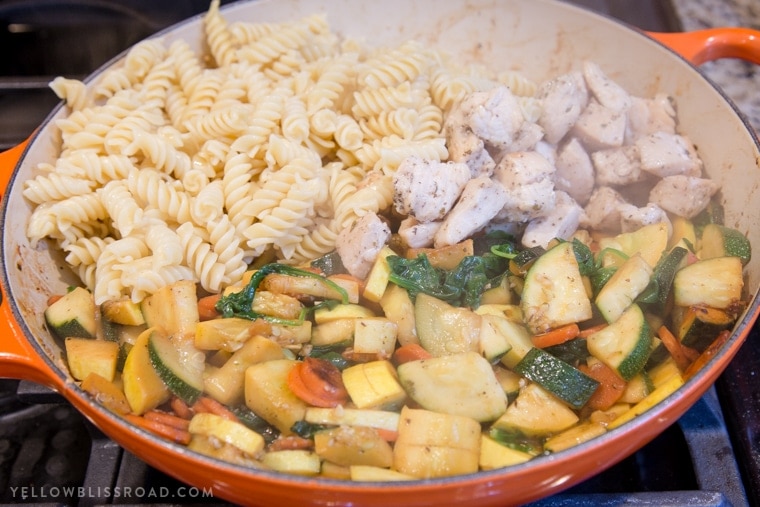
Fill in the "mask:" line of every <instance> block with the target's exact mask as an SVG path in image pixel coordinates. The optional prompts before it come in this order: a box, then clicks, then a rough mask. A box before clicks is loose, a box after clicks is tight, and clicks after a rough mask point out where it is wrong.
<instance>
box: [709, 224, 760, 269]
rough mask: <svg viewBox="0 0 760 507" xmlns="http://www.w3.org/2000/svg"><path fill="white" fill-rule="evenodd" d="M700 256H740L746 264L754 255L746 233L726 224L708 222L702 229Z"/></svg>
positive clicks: (744, 264)
mask: <svg viewBox="0 0 760 507" xmlns="http://www.w3.org/2000/svg"><path fill="white" fill-rule="evenodd" d="M700 246H701V248H700V252H699V254H700V258H702V259H712V258H714V257H739V259H741V261H742V265H743V266H746V265H747V263H748V262H749V260H750V257H752V247H751V246H750V243H749V240H748V239H747V237H746V236H744V234H742V233H741V232H739V231H737V230H736V229H732V228H730V227H726V226H725V225H718V224H708V225H706V226H705V228H704V230H703V231H702V238H701V240H700Z"/></svg>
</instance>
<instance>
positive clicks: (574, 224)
mask: <svg viewBox="0 0 760 507" xmlns="http://www.w3.org/2000/svg"><path fill="white" fill-rule="evenodd" d="M581 216H583V208H581V207H580V205H579V204H578V203H577V202H575V199H573V198H572V197H570V196H569V195H568V194H566V193H565V192H562V191H558V192H557V199H556V205H555V206H554V209H553V210H552V211H550V212H549V213H548V214H547V215H545V216H542V217H539V218H534V219H533V220H531V221H530V222H528V225H527V227H525V232H524V233H523V236H522V244H523V246H525V247H528V248H530V247H534V246H542V247H546V246H547V245H548V244H549V242H550V241H552V240H553V239H554V238H561V239H569V238H570V237H571V236H572V235H573V234H574V233H575V231H576V230H578V225H579V224H580V220H581Z"/></svg>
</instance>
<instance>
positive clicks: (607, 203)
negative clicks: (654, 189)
mask: <svg viewBox="0 0 760 507" xmlns="http://www.w3.org/2000/svg"><path fill="white" fill-rule="evenodd" d="M624 204H628V202H627V201H626V200H625V199H624V198H623V196H622V195H620V193H619V192H618V191H617V190H615V189H613V188H611V187H598V188H596V189H595V190H594V191H593V192H592V193H591V197H590V198H589V200H588V203H587V204H586V207H585V208H584V211H585V213H584V216H583V218H582V219H581V225H582V226H583V227H586V228H589V229H593V230H596V231H605V232H620V207H621V206H622V205H624Z"/></svg>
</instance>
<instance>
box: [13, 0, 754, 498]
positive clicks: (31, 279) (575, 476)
mask: <svg viewBox="0 0 760 507" xmlns="http://www.w3.org/2000/svg"><path fill="white" fill-rule="evenodd" d="M322 12H325V13H327V16H328V20H329V22H330V25H331V27H332V28H333V29H334V31H335V32H337V33H338V34H340V35H349V36H354V37H357V38H359V39H361V40H364V41H366V42H367V43H368V44H372V45H386V44H397V43H400V42H402V41H404V40H408V39H412V38H414V39H418V40H420V41H421V42H424V43H426V44H431V45H435V46H438V47H441V48H442V49H444V50H446V51H448V52H449V53H451V54H452V55H453V56H455V57H456V58H460V59H462V60H463V61H466V62H471V61H477V62H480V63H484V64H487V65H489V66H491V67H493V68H497V69H498V68H504V69H506V68H509V69H515V70H519V71H521V72H524V73H525V74H526V75H527V76H528V77H530V78H532V79H534V80H536V81H540V80H543V79H546V78H548V77H552V76H556V75H558V74H560V73H563V72H566V71H568V70H570V69H573V68H574V67H576V66H577V65H578V63H579V62H580V61H582V60H584V59H588V60H591V61H594V62H596V63H598V64H599V65H600V66H601V67H602V68H603V69H605V72H607V73H608V75H609V76H610V77H612V78H613V79H614V80H616V81H617V82H619V83H620V84H621V85H622V86H623V87H625V88H626V89H627V90H628V91H629V92H631V93H633V94H636V95H639V96H653V95H654V94H655V93H656V92H665V93H668V94H670V95H672V96H673V97H674V98H675V101H676V103H677V110H678V116H679V121H680V129H681V130H682V132H683V133H685V134H686V135H688V136H689V137H690V138H691V139H692V140H693V141H694V143H695V144H696V146H697V147H698V150H699V154H700V156H701V158H702V159H703V160H704V163H705V167H706V172H707V173H708V175H709V177H710V178H712V179H713V180H715V181H717V182H718V183H719V184H720V185H721V187H722V200H723V204H724V206H725V218H726V225H729V226H731V227H734V228H736V229H738V230H740V231H742V232H743V233H744V234H746V236H747V237H748V238H749V240H750V242H751V244H752V247H753V248H754V249H755V251H757V252H760V199H757V196H756V193H757V191H758V187H760V168H759V167H758V160H760V151H759V148H758V141H757V138H756V137H755V134H754V133H753V131H752V130H751V128H750V127H749V125H748V123H747V122H746V121H745V120H744V119H743V118H742V116H741V115H740V113H739V112H738V111H737V110H736V109H735V107H734V106H733V105H732V104H731V103H730V101H729V100H728V99H727V98H726V97H725V96H724V95H723V94H722V93H721V91H720V90H718V89H716V88H715V87H714V86H713V85H712V84H711V83H710V82H709V81H708V80H707V79H706V78H705V77H704V76H703V75H702V74H701V73H700V72H699V70H698V69H697V68H696V67H695V65H698V64H701V63H703V62H705V61H708V60H712V59H715V58H725V57H737V58H743V59H747V60H750V61H753V62H755V63H760V33H758V32H754V31H751V30H745V29H740V28H727V29H716V30H707V31H702V32H695V33H678V34H653V33H645V32H642V31H640V30H637V29H636V28H633V27H629V26H626V25H624V24H622V23H620V22H618V21H615V20H612V19H610V18H607V17H604V16H601V15H597V14H594V13H591V12H588V11H585V10H583V9H580V8H577V7H575V6H572V5H569V4H565V3H562V2H558V1H554V0H468V1H457V0H452V1H447V2H438V1H435V0H419V1H414V2H409V1H407V0H385V1H383V2H375V1H370V0H363V1H355V0H260V1H249V2H240V3H235V4H231V5H229V6H227V7H226V8H224V9H223V10H222V13H223V15H224V16H225V17H227V19H230V20H240V21H251V22H254V21H255V22H258V21H288V20H296V19H298V18H300V17H302V16H305V15H309V14H314V13H322ZM156 36H160V37H164V38H165V39H166V40H167V42H171V41H172V40H174V39H177V38H182V39H185V40H186V41H188V43H189V44H190V45H191V46H192V47H193V48H194V49H196V50H198V51H199V50H200V49H201V44H202V43H201V40H202V19H201V17H196V18H193V19H190V20H188V21H186V22H183V23H181V24H178V25H176V26H174V27H172V28H171V29H168V30H166V31H164V32H162V33H160V34H157V35H156ZM671 48H672V49H671ZM121 61H122V60H121V58H117V59H116V60H114V61H113V62H111V63H110V64H109V65H108V66H106V67H104V69H101V70H100V71H99V73H102V72H103V71H104V70H105V69H106V68H110V67H111V66H115V65H119V64H120V62H121ZM99 73H96V74H95V75H94V76H93V77H92V78H91V79H90V82H91V81H92V80H93V79H95V78H96V77H97V75H98V74H99ZM62 114H63V108H62V107H59V108H58V109H57V110H56V111H54V112H53V113H51V116H50V117H49V118H48V119H47V120H46V122H45V123H44V124H43V125H42V126H41V127H40V128H39V129H38V131H37V132H36V133H35V134H34V135H33V137H32V138H31V139H30V140H29V141H28V143H25V144H24V145H21V146H18V147H17V148H15V149H12V150H10V151H8V152H6V153H4V154H2V157H1V158H0V164H1V167H2V171H0V184H1V185H2V189H3V192H2V223H3V230H2V304H1V305H0V312H2V317H1V318H0V376H2V377H9V378H16V379H27V380H31V381H34V382H37V383H40V384H44V385H47V386H50V387H52V388H53V389H55V390H56V391H58V392H60V393H61V394H62V395H63V396H64V397H65V398H66V399H67V400H68V401H69V402H71V404H72V405H73V406H75V407H76V408H77V409H78V410H79V411H80V412H81V413H82V414H84V415H85V416H86V417H88V418H89V419H90V420H91V421H92V422H93V423H94V424H95V425H96V426H97V427H98V428H100V429H101V430H102V431H103V432H104V433H105V434H107V435H108V436H110V437H111V438H113V439H114V440H115V441H116V442H118V443H119V444H120V445H122V446H123V447H124V448H125V449H128V450H129V451H131V452H132V453H134V454H135V455H137V456H139V457H140V458H142V459H143V460H145V461H146V462H147V463H149V464H150V465H152V466H154V467H156V468H158V469H160V470H162V471H164V472H166V473H168V474H169V475H172V476H174V477H176V478H178V479H180V480H181V481H184V482H186V483H187V484H190V485H193V486H197V487H199V488H205V489H208V488H211V489H212V490H213V492H214V495H215V496H217V497H219V498H223V499H226V500H229V501H231V502H235V503H238V504H251V505H268V506H273V505H281V506H291V505H302V506H307V505H315V506H316V505H321V506H327V505H330V506H336V505H352V506H383V507H385V506H387V505H397V506H401V505H406V506H412V505H448V506H454V505H473V504H477V505H479V506H482V507H485V506H490V505H493V506H497V505H498V506H505V505H515V504H522V503H526V502H529V501H532V500H535V499H539V498H541V497H546V496H548V495H551V494H553V493H557V492H559V491H561V490H563V489H565V488H568V487H570V486H572V485H574V484H576V483H578V482H580V481H582V480H584V479H586V478H589V477H590V476H592V475H594V474H596V473H599V472H601V471H602V470H604V469H605V468H607V467H609V466H611V465H613V464H615V463H616V462H618V461H620V460H621V459H623V458H624V457H626V456H628V455H630V454H632V453H634V452H635V451H636V450H638V449H639V448H640V447H642V446H643V445H645V444H646V443H648V442H649V441H650V440H651V439H653V438H654V437H655V436H656V435H658V434H659V433H661V432H662V431H663V430H665V429H666V428H667V427H668V426H669V425H671V424H673V423H674V422H675V421H676V420H677V419H678V418H679V417H680V416H681V415H682V414H683V413H684V412H686V410H687V409H688V408H689V407H690V406H691V405H692V404H693V403H695V402H696V401H697V400H698V399H699V398H700V397H701V396H702V395H703V394H704V393H705V391H706V390H707V389H708V388H709V387H710V386H711V385H712V384H713V382H714V381H715V380H716V379H717V377H718V376H719V375H720V373H721V372H722V371H723V369H724V368H725V367H726V365H727V364H728V363H729V362H730V361H731V359H732V357H733V356H734V355H735V354H736V353H737V352H738V351H739V349H740V348H741V346H742V344H743V342H744V341H745V338H746V336H747V333H748V331H749V329H750V328H751V327H752V325H753V323H754V321H755V318H756V316H757V312H758V304H759V303H758V299H757V289H758V286H760V255H756V256H755V257H754V258H753V259H752V260H751V262H750V263H749V264H748V265H747V266H746V273H745V274H746V283H745V290H746V298H747V301H748V306H747V309H746V312H745V313H744V314H743V315H742V316H741V318H740V321H739V322H738V324H737V325H736V327H735V329H734V330H733V334H732V336H731V338H730V339H729V340H728V341H727V342H726V343H725V344H724V346H723V347H722V349H721V350H720V352H719V353H718V354H717V355H716V356H714V357H713V358H712V359H711V360H710V361H709V362H708V363H707V364H706V365H705V366H704V367H703V368H702V369H701V370H700V371H699V372H698V373H697V374H696V375H695V376H693V377H692V378H690V379H689V380H688V381H687V382H686V383H685V384H684V385H683V386H682V387H681V388H680V389H678V391H676V392H675V393H674V394H673V395H671V396H670V397H668V398H667V399H666V400H665V401H663V402H662V403H660V404H658V405H657V406H655V407H654V408H652V409H651V410H649V411H648V412H646V413H644V414H642V415H640V416H638V417H636V418H635V419H633V420H631V421H630V422H628V423H625V424H623V425H622V426H620V427H618V428H616V429H614V430H611V431H609V432H608V433H606V434H605V435H603V436H601V437H598V438H595V439H593V440H592V441H589V442H586V443H583V444H581V445H578V446H576V447H573V448H571V449H568V450H565V451H561V452H557V453H555V454H552V455H548V456H542V457H539V458H537V459H534V460H533V461H530V462H528V463H525V464H521V465H516V466H512V467H508V468H504V469H499V470H493V471H488V472H481V473H477V474H472V475H464V476H456V477H451V478H445V479H430V480H418V481H411V482H403V483H354V482H346V481H337V480H323V479H320V480H317V479H313V478H306V477H296V476H290V475H283V474H278V473H273V472H269V471H262V470H252V469H246V468H243V467H240V466H236V465H230V464H227V463H224V462H221V461H218V460H215V459H211V458H208V457H204V456H202V455H199V454H196V453H193V452H190V451H188V450H187V449H186V448H184V447H182V446H179V445H174V444H171V443H168V442H167V441H164V440H162V439H159V438H156V437H155V436H153V435H151V434H149V433H147V432H145V431H143V430H140V429H138V428H135V427H133V426H131V425H130V424H128V423H126V422H125V421H124V420H123V419H121V418H119V417H118V416H115V415H114V414H112V413H111V412H109V411H108V410H106V409H104V408H103V407H102V406H100V405H99V404H98V403H96V402H94V401H92V400H91V399H90V398H89V397H88V396H87V395H85V394H84V393H83V392H82V391H81V389H80V388H79V387H78V386H77V384H76V383H75V382H74V381H73V379H72V378H71V377H70V375H69V374H68V372H67V368H66V366H65V363H64V361H63V358H62V357H63V352H62V348H61V344H60V343H58V342H56V341H55V340H54V339H52V338H51V336H50V334H49V333H48V332H47V331H46V329H45V326H44V318H43V311H44V309H45V307H46V300H47V297H48V296H49V295H50V294H56V293H63V292H64V291H65V289H66V287H67V286H68V285H70V284H75V283H76V279H75V278H74V276H73V274H72V273H71V272H69V271H68V269H67V268H65V267H64V266H65V264H64V262H63V260H62V257H61V255H60V254H59V253H58V252H56V251H54V250H53V249H48V248H45V247H44V245H43V246H41V247H38V248H36V249H35V248H32V247H31V246H30V244H29V241H28V240H27V238H26V234H25V227H26V222H27V220H28V218H29V215H30V212H31V207H30V205H29V203H28V202H25V200H24V198H23V196H22V193H21V192H22V189H23V182H24V181H25V180H27V179H29V178H30V177H31V175H32V174H33V171H34V168H35V166H36V165H37V164H38V163H39V162H43V161H52V160H53V159H54V158H55V156H56V146H57V144H56V143H57V141H56V134H55V129H54V127H53V124H52V123H53V120H54V119H55V118H57V117H59V116H61V115H62Z"/></svg>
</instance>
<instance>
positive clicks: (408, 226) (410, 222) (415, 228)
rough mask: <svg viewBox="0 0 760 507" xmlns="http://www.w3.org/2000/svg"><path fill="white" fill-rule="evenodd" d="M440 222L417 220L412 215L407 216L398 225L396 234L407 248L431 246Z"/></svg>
mask: <svg viewBox="0 0 760 507" xmlns="http://www.w3.org/2000/svg"><path fill="white" fill-rule="evenodd" d="M440 227H441V222H419V221H417V220H416V219H415V218H414V217H407V218H405V219H403V220H402V221H401V223H400V224H399V226H398V235H399V237H400V238H401V241H402V242H403V243H404V245H405V246H406V247H407V248H428V247H431V246H433V238H434V237H435V233H436V232H438V229H440Z"/></svg>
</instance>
